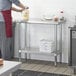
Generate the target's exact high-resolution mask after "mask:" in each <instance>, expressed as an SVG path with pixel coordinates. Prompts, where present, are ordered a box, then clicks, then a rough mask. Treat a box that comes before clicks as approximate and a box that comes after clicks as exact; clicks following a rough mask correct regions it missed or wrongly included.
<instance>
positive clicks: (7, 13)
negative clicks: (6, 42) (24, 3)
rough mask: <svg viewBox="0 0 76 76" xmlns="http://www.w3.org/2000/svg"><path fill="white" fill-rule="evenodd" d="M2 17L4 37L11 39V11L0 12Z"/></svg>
mask: <svg viewBox="0 0 76 76" xmlns="http://www.w3.org/2000/svg"><path fill="white" fill-rule="evenodd" d="M1 12H2V14H3V17H4V22H5V32H6V37H7V38H10V37H12V17H11V10H5V11H1Z"/></svg>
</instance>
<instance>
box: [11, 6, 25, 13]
mask: <svg viewBox="0 0 76 76" xmlns="http://www.w3.org/2000/svg"><path fill="white" fill-rule="evenodd" d="M11 10H13V11H16V12H22V11H23V10H24V9H17V8H15V7H12V8H11Z"/></svg>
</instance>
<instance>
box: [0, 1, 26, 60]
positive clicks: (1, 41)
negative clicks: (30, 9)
mask: <svg viewBox="0 0 76 76" xmlns="http://www.w3.org/2000/svg"><path fill="white" fill-rule="evenodd" d="M13 3H14V4H15V5H17V6H18V7H20V9H17V8H15V7H12V4H13ZM26 8H27V7H26V6H24V5H23V4H22V3H21V2H20V1H19V0H0V57H2V58H3V59H11V56H12V50H11V40H12V17H11V10H14V11H16V12H22V11H23V10H26Z"/></svg>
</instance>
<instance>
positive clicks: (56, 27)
mask: <svg viewBox="0 0 76 76" xmlns="http://www.w3.org/2000/svg"><path fill="white" fill-rule="evenodd" d="M17 23H19V26H20V23H22V22H17ZM23 23H25V24H26V27H27V28H28V27H29V50H25V49H26V46H25V49H24V52H25V53H29V58H30V54H31V53H36V52H33V51H31V52H30V50H31V48H30V25H29V26H27V24H29V23H32V22H23ZM34 23H35V24H49V25H54V26H55V29H54V30H55V36H54V37H55V52H53V54H54V58H55V63H54V64H55V66H56V65H57V56H58V55H60V62H62V24H63V22H59V23H57V22H56V23H55V22H53V23H51V22H50V23H44V22H43V23H42V22H33V23H32V24H34ZM58 26H60V29H61V30H60V44H59V45H60V47H61V48H60V50H58V49H57V44H58V42H57V40H58V39H57V38H58V37H57V34H58V33H57V32H58ZM27 28H26V29H27ZM25 33H26V34H27V31H26V32H25ZM19 37H20V31H19ZM19 44H20V39H19ZM19 50H20V45H19ZM21 53H22V51H21ZM37 53H40V52H39V51H38V52H37ZM25 55H26V54H25ZM26 56H27V55H26ZM20 57H21V56H19V58H20ZM20 59H21V58H20ZM20 59H19V60H20ZM26 59H27V57H26Z"/></svg>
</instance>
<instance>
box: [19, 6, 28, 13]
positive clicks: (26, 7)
mask: <svg viewBox="0 0 76 76" xmlns="http://www.w3.org/2000/svg"><path fill="white" fill-rule="evenodd" d="M26 9H29V7H25V8H22V9H21V10H20V12H23V11H24V10H26Z"/></svg>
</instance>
